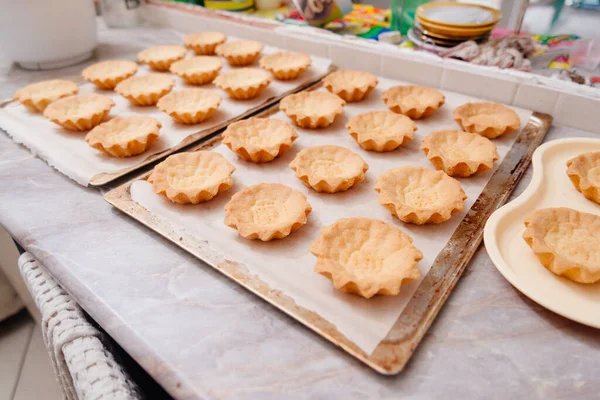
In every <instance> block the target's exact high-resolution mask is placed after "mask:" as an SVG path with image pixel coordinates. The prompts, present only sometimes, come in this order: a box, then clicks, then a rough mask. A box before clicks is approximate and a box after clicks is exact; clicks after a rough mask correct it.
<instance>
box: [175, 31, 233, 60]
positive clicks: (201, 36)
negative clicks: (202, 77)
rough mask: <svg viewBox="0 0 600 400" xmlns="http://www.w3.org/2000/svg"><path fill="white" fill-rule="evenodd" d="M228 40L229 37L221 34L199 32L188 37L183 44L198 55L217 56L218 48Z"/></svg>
mask: <svg viewBox="0 0 600 400" xmlns="http://www.w3.org/2000/svg"><path fill="white" fill-rule="evenodd" d="M226 40H227V36H225V34H223V33H221V32H199V33H192V34H189V35H186V36H185V37H184V38H183V44H184V45H185V47H187V48H188V49H191V50H194V52H195V53H196V54H198V55H206V56H211V55H213V54H215V49H216V48H217V46H218V45H220V44H221V43H225V41H226Z"/></svg>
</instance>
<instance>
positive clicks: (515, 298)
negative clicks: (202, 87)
mask: <svg viewBox="0 0 600 400" xmlns="http://www.w3.org/2000/svg"><path fill="white" fill-rule="evenodd" d="M172 35H174V33H173V32H170V31H163V30H156V29H141V28H140V29H136V30H132V31H127V34H126V35H125V34H124V32H121V31H117V30H112V31H106V30H103V31H102V32H101V33H100V40H101V44H100V46H99V49H98V52H97V56H96V58H97V59H106V58H114V57H130V58H133V57H134V55H135V53H136V52H137V51H138V50H139V49H140V48H143V47H147V46H148V44H149V43H159V42H165V43H166V42H169V39H170V38H173V36H172ZM123 37H127V42H126V43H124V42H123ZM90 62H92V61H90ZM81 69H82V66H81V65H79V66H76V67H72V68H68V69H63V70H58V71H49V72H26V71H22V70H19V69H17V68H16V67H10V66H7V65H4V66H3V65H1V64H0V96H1V97H2V98H6V97H8V96H11V95H12V94H13V92H14V90H15V89H17V88H18V87H21V86H23V85H25V84H26V83H28V82H32V81H36V80H40V79H44V78H50V77H64V76H76V75H78V73H79V71H81ZM572 136H594V135H593V134H590V133H586V132H582V131H577V130H574V129H569V128H560V127H553V128H552V130H551V131H550V133H549V134H548V138H547V139H548V140H550V139H557V138H562V137H572ZM528 180H529V176H526V177H525V178H524V179H523V182H521V184H520V186H519V188H518V189H517V192H519V191H521V190H523V189H524V187H525V186H526V183H527V182H528ZM108 189H110V188H107V189H104V190H98V189H93V188H88V189H86V188H82V187H81V186H79V185H77V184H76V183H75V182H73V181H71V180H69V179H68V178H66V177H64V176H62V175H61V174H59V173H57V172H56V171H54V170H53V169H52V168H51V167H49V166H48V165H46V164H45V163H44V162H43V161H41V160H40V159H38V158H36V157H34V156H33V155H31V154H30V153H29V152H28V151H27V150H26V149H25V148H23V147H21V146H19V145H16V144H14V143H13V142H12V141H11V140H10V139H9V138H8V136H6V134H4V133H0V223H1V224H2V225H3V226H4V227H5V228H6V229H7V230H8V231H9V232H10V233H11V234H12V235H13V236H14V237H15V238H16V240H17V241H18V242H19V243H20V244H21V245H22V246H23V247H24V248H25V249H26V250H27V251H29V252H31V253H32V254H33V255H34V256H35V257H37V258H38V259H39V260H40V261H41V262H42V263H43V264H44V265H45V266H46V267H47V268H48V269H49V271H50V272H51V273H52V274H53V275H54V277H56V279H57V280H58V281H59V282H60V283H61V285H63V286H64V287H65V289H67V290H68V291H69V292H70V293H71V294H72V295H73V296H74V297H75V298H76V300H77V301H78V302H79V304H81V306H82V307H83V308H84V309H85V310H86V311H87V312H88V313H89V314H90V315H91V316H92V317H93V318H94V319H95V320H96V321H97V322H98V323H99V324H100V325H101V326H102V327H103V328H104V329H105V330H106V331H107V332H108V333H109V334H110V335H111V336H112V337H113V338H114V339H115V340H116V341H117V342H118V343H119V344H120V345H121V346H122V347H123V348H124V349H125V350H127V351H128V352H129V353H130V354H131V355H132V357H134V358H135V359H136V360H137V362H138V363H139V364H141V365H142V366H143V367H144V368H145V369H146V370H147V371H148V372H149V373H150V374H151V375H152V376H153V377H154V378H155V379H156V380H157V381H158V382H159V383H160V384H161V385H162V386H164V387H165V389H166V390H167V391H168V392H169V393H171V395H173V396H174V397H176V398H182V399H195V398H198V399H199V398H202V399H207V398H210V399H222V398H227V399H248V398H260V399H281V398H286V399H287V398H290V399H295V398H298V399H300V398H310V399H324V398H344V399H363V398H398V397H401V396H403V397H410V398H412V399H421V398H422V399H425V398H438V397H439V398H442V397H443V398H448V397H450V398H464V399H470V398H474V399H476V398H528V399H535V398H567V397H568V398H570V399H573V398H581V399H589V398H593V397H594V398H598V396H600V395H599V393H600V380H599V379H598V376H600V362H598V360H599V359H600V335H599V334H598V331H597V330H595V329H592V328H588V327H585V326H583V325H579V324H577V323H574V322H571V321H569V320H567V319H565V318H562V317H559V316H557V315H555V314H553V313H552V312H550V311H547V310H545V309H543V308H541V307H540V306H538V305H537V304H535V303H533V302H532V301H530V300H529V299H527V298H526V297H524V296H523V295H521V294H520V293H519V292H518V291H517V290H516V289H514V288H513V287H512V286H511V285H510V284H509V283H508V282H507V281H506V280H505V279H504V278H503V277H502V276H501V275H500V273H499V272H498V271H497V270H496V269H495V267H494V266H493V265H492V263H491V261H490V260H489V258H488V257H487V254H486V252H485V249H484V248H483V247H481V248H480V249H479V250H478V251H477V253H476V255H475V257H474V258H473V260H472V261H471V263H470V264H469V266H468V267H467V269H466V271H465V273H464V275H463V277H462V279H461V280H460V281H459V283H458V284H457V286H456V288H455V289H454V291H453V293H452V294H451V296H450V297H449V299H448V301H447V302H446V305H445V306H444V308H443V309H442V311H441V312H440V314H439V316H438V317H437V319H436V320H435V322H434V323H433V325H432V326H431V328H430V330H429V332H428V334H427V335H426V336H425V338H424V340H423V342H422V343H421V345H420V346H419V348H418V349H417V351H416V353H415V355H414V356H413V358H412V360H411V361H410V363H409V364H408V365H407V367H406V368H405V370H404V371H403V372H402V373H401V374H399V375H398V376H394V377H384V376H380V375H378V374H377V373H375V372H373V371H372V370H370V369H369V368H367V367H365V366H364V365H362V364H361V363H360V362H358V361H356V360H355V359H353V358H352V357H350V356H348V355H347V354H345V353H344V352H343V351H341V350H339V349H337V348H336V347H334V346H333V345H331V344H330V343H328V342H327V341H325V340H324V339H322V338H321V337H319V336H318V335H316V334H314V333H312V332H311V331H309V330H308V329H306V328H304V327H303V326H301V325H299V324H298V323H296V322H295V321H294V320H292V319H291V318H289V317H287V316H285V315H284V314H283V313H281V312H279V311H277V310H275V309H274V308H273V307H272V306H270V305H269V304H267V303H266V302H264V301H262V300H260V299H258V298H256V297H255V296H254V295H252V294H251V293H249V292H247V291H246V290H245V289H243V288H242V287H240V286H238V285H237V284H236V283H234V282H232V281H230V280H228V279H227V278H225V277H224V276H222V275H220V274H219V273H218V272H216V271H214V270H213V269H212V268H210V267H208V266H207V265H205V264H203V263H202V262H200V261H198V260H196V259H195V258H193V257H191V256H190V255H188V254H187V253H185V252H183V251H182V250H180V249H179V248H177V247H176V246H175V245H172V244H170V243H169V242H167V241H165V240H163V239H162V238H160V237H158V236H157V235H156V234H153V233H152V232H151V231H150V230H148V229H146V228H144V227H143V226H141V225H140V224H138V223H137V222H135V221H133V220H131V219H130V218H128V217H126V216H125V215H123V214H121V213H120V212H119V211H117V210H115V209H113V208H112V207H111V206H110V205H109V204H108V203H106V202H105V201H104V200H103V199H102V195H103V194H104V192H105V190H108Z"/></svg>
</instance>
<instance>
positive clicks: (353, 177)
mask: <svg viewBox="0 0 600 400" xmlns="http://www.w3.org/2000/svg"><path fill="white" fill-rule="evenodd" d="M290 168H291V169H292V170H293V171H294V172H295V173H296V178H298V179H300V180H301V181H302V183H304V184H305V185H306V186H308V187H309V188H312V189H314V190H316V191H317V192H325V193H336V192H343V191H345V190H348V189H350V188H351V187H352V186H354V185H357V184H359V183H360V182H362V181H363V180H364V179H365V172H367V170H368V169H369V166H368V165H367V163H366V162H365V161H364V160H363V159H362V158H361V157H360V156H359V155H358V154H356V153H354V152H352V151H351V150H349V149H347V148H345V147H340V146H333V145H328V146H314V147H309V148H306V149H303V150H301V151H300V152H299V153H298V154H297V155H296V157H295V158H294V160H292V162H291V163H290Z"/></svg>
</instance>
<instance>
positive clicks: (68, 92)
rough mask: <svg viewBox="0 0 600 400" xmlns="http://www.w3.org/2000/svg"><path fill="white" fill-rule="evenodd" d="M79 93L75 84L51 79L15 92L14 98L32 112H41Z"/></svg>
mask: <svg viewBox="0 0 600 400" xmlns="http://www.w3.org/2000/svg"><path fill="white" fill-rule="evenodd" d="M78 91H79V87H78V86H77V84H76V83H74V82H71V81H67V80H64V79H51V80H47V81H41V82H36V83H32V84H31V85H27V86H25V87H24V88H21V89H19V90H17V92H16V93H15V98H16V99H17V100H18V101H19V102H20V103H21V104H23V105H24V106H25V107H27V108H28V109H29V110H31V111H34V112H43V111H44V110H45V109H46V107H48V104H50V103H52V102H54V101H56V100H58V99H62V98H63V97H67V96H72V95H74V94H76V93H77V92H78Z"/></svg>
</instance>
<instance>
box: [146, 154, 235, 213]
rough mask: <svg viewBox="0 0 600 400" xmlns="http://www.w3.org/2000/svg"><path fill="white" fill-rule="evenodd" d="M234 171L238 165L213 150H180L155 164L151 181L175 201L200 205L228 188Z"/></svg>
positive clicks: (155, 189)
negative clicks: (232, 163)
mask: <svg viewBox="0 0 600 400" xmlns="http://www.w3.org/2000/svg"><path fill="white" fill-rule="evenodd" d="M233 171H235V167H234V166H233V165H231V164H230V163H229V162H228V161H227V160H226V159H225V157H223V156H222V155H220V154H219V153H215V152H214V151H204V150H201V151H193V152H187V153H177V154H173V155H172V156H169V157H168V158H167V159H166V160H165V161H163V162H161V163H160V164H158V165H157V166H156V167H154V170H152V173H151V174H150V176H149V177H148V182H150V183H151V184H152V187H153V189H154V192H155V193H158V194H162V195H164V196H166V197H167V198H168V199H169V200H171V201H172V202H173V203H178V204H198V203H201V202H205V201H209V200H211V199H212V198H214V197H215V196H217V195H218V194H219V193H222V192H224V191H226V190H227V189H229V188H230V187H231V185H233V179H231V174H233Z"/></svg>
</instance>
